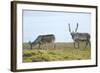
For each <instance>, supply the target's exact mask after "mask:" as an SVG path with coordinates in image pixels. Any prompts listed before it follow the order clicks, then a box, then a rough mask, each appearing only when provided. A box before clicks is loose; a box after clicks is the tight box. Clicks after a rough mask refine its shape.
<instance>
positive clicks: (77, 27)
mask: <svg viewBox="0 0 100 73" xmlns="http://www.w3.org/2000/svg"><path fill="white" fill-rule="evenodd" d="M77 29H78V23H77V26H76V29H75V32H77Z"/></svg>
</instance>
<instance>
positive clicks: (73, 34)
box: [68, 23, 78, 38]
mask: <svg viewBox="0 0 100 73" xmlns="http://www.w3.org/2000/svg"><path fill="white" fill-rule="evenodd" d="M68 25H69V32H70V34H71V36H72V38H74V36H75V35H76V33H77V29H78V23H77V26H76V29H75V30H74V31H71V27H70V24H68Z"/></svg>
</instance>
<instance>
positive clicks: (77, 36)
mask: <svg viewBox="0 0 100 73" xmlns="http://www.w3.org/2000/svg"><path fill="white" fill-rule="evenodd" d="M77 29H78V23H77V27H76V29H75V31H73V32H72V31H71V28H70V24H69V32H70V35H71V36H72V39H73V41H74V48H76V47H75V43H78V48H79V42H80V41H85V42H86V45H85V48H86V47H87V45H88V44H89V45H91V44H90V34H89V33H81V32H77Z"/></svg>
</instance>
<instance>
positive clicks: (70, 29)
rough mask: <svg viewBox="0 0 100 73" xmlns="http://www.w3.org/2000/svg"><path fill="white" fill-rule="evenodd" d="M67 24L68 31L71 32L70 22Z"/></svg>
mask: <svg viewBox="0 0 100 73" xmlns="http://www.w3.org/2000/svg"><path fill="white" fill-rule="evenodd" d="M68 26H69V32H71V28H70V24H68Z"/></svg>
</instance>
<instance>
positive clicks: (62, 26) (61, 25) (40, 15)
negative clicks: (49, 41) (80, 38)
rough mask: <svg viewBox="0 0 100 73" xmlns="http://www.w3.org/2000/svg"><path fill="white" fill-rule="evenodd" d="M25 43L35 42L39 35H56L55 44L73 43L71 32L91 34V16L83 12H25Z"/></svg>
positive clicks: (23, 15)
mask: <svg viewBox="0 0 100 73" xmlns="http://www.w3.org/2000/svg"><path fill="white" fill-rule="evenodd" d="M22 17H23V42H29V41H31V42H33V41H34V40H35V39H36V38H37V37H38V36H39V35H47V34H54V35H55V38H56V40H55V42H72V41H73V40H72V38H71V35H70V32H69V27H68V24H70V26H71V31H75V28H76V25H77V23H78V24H79V26H78V30H77V32H81V33H84V32H85V33H89V34H91V29H90V24H91V14H90V13H82V12H78V13H77V12H61V11H56V12H54V11H39V10H38V11H36V10H33V11H32V10H23V14H22Z"/></svg>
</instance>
